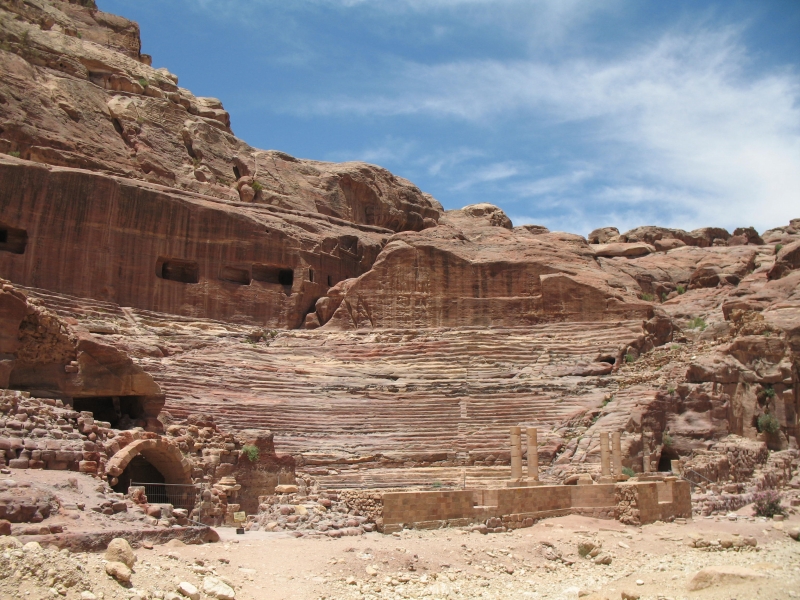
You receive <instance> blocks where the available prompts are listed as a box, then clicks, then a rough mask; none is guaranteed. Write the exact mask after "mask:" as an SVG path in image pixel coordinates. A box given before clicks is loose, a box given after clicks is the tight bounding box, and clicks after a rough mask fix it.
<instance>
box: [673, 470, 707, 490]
mask: <svg viewBox="0 0 800 600" xmlns="http://www.w3.org/2000/svg"><path fill="white" fill-rule="evenodd" d="M688 473H692V474H694V475H697V476H698V477H699V478H700V479H705V480H706V482H708V483H714V482H713V481H711V480H710V479H709V478H708V477H706V476H705V475H701V474H700V473H698V472H697V471H695V470H694V469H684V470H683V472H682V473H681V477H682V478H683V479H685V480H686V481H688V482H689V483H690V484H692V485H693V486H702V485H703V484H702V483H698V482H696V481H692V480H691V479H689V478H688V477H687V476H686V475H687V474H688Z"/></svg>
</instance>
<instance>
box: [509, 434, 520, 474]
mask: <svg viewBox="0 0 800 600" xmlns="http://www.w3.org/2000/svg"><path fill="white" fill-rule="evenodd" d="M511 479H512V480H514V481H518V480H520V479H522V429H521V428H520V427H512V428H511Z"/></svg>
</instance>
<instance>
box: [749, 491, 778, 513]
mask: <svg viewBox="0 0 800 600" xmlns="http://www.w3.org/2000/svg"><path fill="white" fill-rule="evenodd" d="M753 510H755V512H756V516H757V517H767V518H768V519H771V518H772V517H774V516H775V515H782V514H784V510H783V507H782V506H781V495H780V494H779V493H778V492H776V491H775V490H764V491H763V492H756V493H755V494H754V495H753Z"/></svg>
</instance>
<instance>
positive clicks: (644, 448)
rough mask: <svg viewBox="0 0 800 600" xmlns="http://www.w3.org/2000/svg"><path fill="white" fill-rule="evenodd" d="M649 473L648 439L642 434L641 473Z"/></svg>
mask: <svg viewBox="0 0 800 600" xmlns="http://www.w3.org/2000/svg"><path fill="white" fill-rule="evenodd" d="M649 472H650V439H649V436H648V435H647V434H646V433H645V432H642V473H649Z"/></svg>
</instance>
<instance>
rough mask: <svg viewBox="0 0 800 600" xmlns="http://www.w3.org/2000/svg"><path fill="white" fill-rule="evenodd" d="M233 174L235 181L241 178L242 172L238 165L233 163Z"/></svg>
mask: <svg viewBox="0 0 800 600" xmlns="http://www.w3.org/2000/svg"><path fill="white" fill-rule="evenodd" d="M233 176H234V177H236V181H239V180H240V179H241V178H242V174H241V172H240V171H239V167H237V166H236V165H233Z"/></svg>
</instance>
